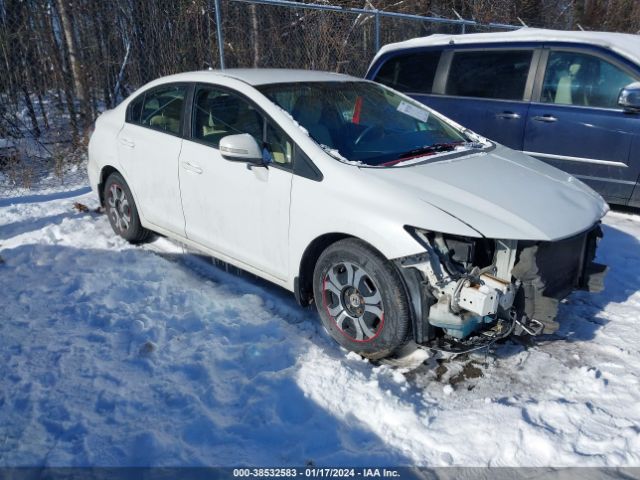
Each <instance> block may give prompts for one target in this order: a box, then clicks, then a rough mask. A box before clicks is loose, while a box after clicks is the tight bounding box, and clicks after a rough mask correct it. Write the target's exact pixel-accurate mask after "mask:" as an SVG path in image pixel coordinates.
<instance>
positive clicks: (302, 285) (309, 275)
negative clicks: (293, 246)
mask: <svg viewBox="0 0 640 480" xmlns="http://www.w3.org/2000/svg"><path fill="white" fill-rule="evenodd" d="M345 238H357V237H354V236H353V235H348V234H346V233H337V232H333V233H325V234H323V235H320V236H319V237H317V238H315V239H314V240H313V241H312V242H311V243H310V244H309V245H307V248H306V249H305V250H304V252H303V254H302V257H301V259H300V266H299V268H298V275H297V276H296V277H295V279H294V281H293V283H294V294H295V296H296V301H297V302H298V304H300V305H302V306H306V305H309V304H310V303H311V301H312V300H313V270H314V268H315V266H316V263H317V262H318V259H319V258H320V255H322V252H324V251H325V250H326V249H327V248H328V247H329V246H331V245H333V244H334V243H336V242H338V241H340V240H344V239H345Z"/></svg>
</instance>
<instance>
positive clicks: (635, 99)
mask: <svg viewBox="0 0 640 480" xmlns="http://www.w3.org/2000/svg"><path fill="white" fill-rule="evenodd" d="M618 105H620V106H621V107H622V108H623V109H624V111H625V112H629V113H640V82H635V83H632V84H630V85H627V86H626V87H624V88H623V89H622V90H621V91H620V96H618Z"/></svg>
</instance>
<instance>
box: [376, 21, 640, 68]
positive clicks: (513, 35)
mask: <svg viewBox="0 0 640 480" xmlns="http://www.w3.org/2000/svg"><path fill="white" fill-rule="evenodd" d="M508 42H570V43H582V44H588V45H595V46H599V47H604V48H609V49H611V50H613V51H615V52H616V53H618V54H620V55H622V56H623V57H626V58H627V59H629V60H631V61H633V62H635V63H638V64H640V35H635V34H630V33H611V32H585V31H568V30H548V29H543V28H528V27H524V28H520V29H518V30H510V31H506V32H490V33H469V34H461V35H447V34H435V35H429V36H427V37H419V38H413V39H411V40H406V41H404V42H398V43H390V44H388V45H385V46H384V47H382V48H381V49H380V51H379V52H378V54H377V55H376V57H375V58H374V59H373V62H376V61H377V60H378V59H379V58H380V57H381V56H382V55H384V54H386V53H389V52H394V51H398V50H405V49H410V48H419V47H432V46H439V45H449V44H454V45H469V44H474V43H484V44H490V43H508ZM373 62H372V64H373Z"/></svg>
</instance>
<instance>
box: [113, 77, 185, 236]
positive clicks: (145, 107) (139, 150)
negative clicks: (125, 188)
mask: <svg viewBox="0 0 640 480" xmlns="http://www.w3.org/2000/svg"><path fill="white" fill-rule="evenodd" d="M187 88H188V87H187V86H186V85H185V84H170V85H163V86H160V87H156V88H154V89H152V90H149V91H147V92H145V93H143V94H142V95H140V96H139V97H138V98H136V99H134V100H133V101H132V102H131V104H130V105H129V107H128V109H127V121H126V122H125V124H124V127H123V128H122V130H120V133H119V134H118V156H119V158H120V163H121V165H122V167H123V169H124V176H125V179H126V180H127V183H128V184H129V187H130V188H131V189H132V190H133V193H134V195H135V198H136V206H137V207H138V210H139V211H140V213H141V214H142V216H143V217H144V219H145V220H146V221H147V222H149V223H151V224H153V226H155V227H156V228H157V227H160V229H164V230H169V231H171V232H174V233H177V234H179V235H182V236H184V234H185V231H184V215H183V213H182V204H181V201H180V185H179V181H178V158H179V156H180V150H181V148H182V138H181V135H182V123H183V118H184V114H183V110H184V104H185V98H186V93H187Z"/></svg>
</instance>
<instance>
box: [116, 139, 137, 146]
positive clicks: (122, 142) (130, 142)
mask: <svg viewBox="0 0 640 480" xmlns="http://www.w3.org/2000/svg"><path fill="white" fill-rule="evenodd" d="M120 145H124V146H125V147H127V148H135V146H136V142H134V141H133V140H129V139H128V138H121V139H120Z"/></svg>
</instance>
